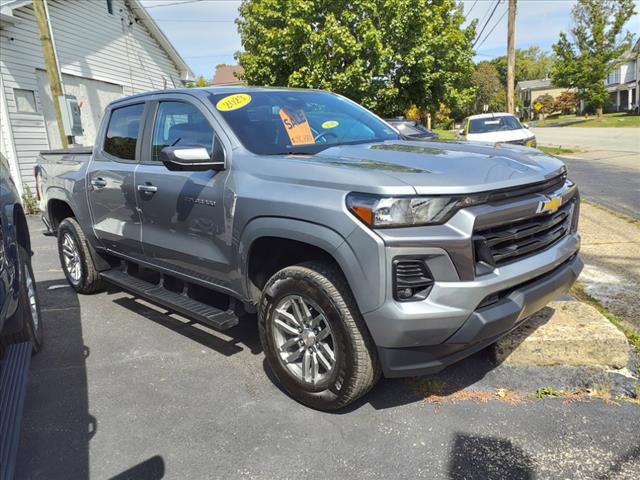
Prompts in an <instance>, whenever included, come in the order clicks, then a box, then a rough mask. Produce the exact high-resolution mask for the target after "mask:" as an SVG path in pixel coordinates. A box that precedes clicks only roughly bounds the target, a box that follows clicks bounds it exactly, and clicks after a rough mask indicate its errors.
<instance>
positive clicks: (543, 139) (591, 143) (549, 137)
mask: <svg viewBox="0 0 640 480" xmlns="http://www.w3.org/2000/svg"><path fill="white" fill-rule="evenodd" d="M531 131H532V132H533V133H534V134H535V136H536V139H537V140H538V144H540V145H548V146H552V147H566V148H579V149H583V150H591V151H597V150H608V151H616V152H627V153H636V154H640V128H627V127H625V128H598V127H593V128H589V127H582V128H578V127H541V128H531ZM637 161H638V158H637V157H636V165H637Z"/></svg>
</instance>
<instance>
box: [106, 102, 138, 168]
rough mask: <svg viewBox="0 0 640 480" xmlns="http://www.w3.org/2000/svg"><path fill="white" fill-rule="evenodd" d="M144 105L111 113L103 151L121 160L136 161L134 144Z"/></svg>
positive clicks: (119, 109)
mask: <svg viewBox="0 0 640 480" xmlns="http://www.w3.org/2000/svg"><path fill="white" fill-rule="evenodd" d="M143 111H144V104H142V103H140V104H137V105H131V106H129V107H122V108H117V109H115V110H113V111H112V112H111V118H110V119H109V127H108V128H107V138H105V140H104V151H105V152H107V153H109V154H111V155H113V156H114V157H118V158H122V159H123V160H135V159H136V144H137V143H138V132H139V130H140V120H141V119H142V113H143Z"/></svg>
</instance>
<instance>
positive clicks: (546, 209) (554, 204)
mask: <svg viewBox="0 0 640 480" xmlns="http://www.w3.org/2000/svg"><path fill="white" fill-rule="evenodd" d="M560 205H562V197H561V196H558V195H556V196H553V197H548V199H547V200H545V201H542V202H539V203H538V210H537V212H536V213H553V212H555V211H556V210H558V209H559V208H560Z"/></svg>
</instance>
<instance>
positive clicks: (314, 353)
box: [259, 262, 380, 410]
mask: <svg viewBox="0 0 640 480" xmlns="http://www.w3.org/2000/svg"><path fill="white" fill-rule="evenodd" d="M259 329H260V339H261V341H262V345H263V348H264V351H265V354H266V357H267V362H268V364H269V366H270V367H271V369H272V371H273V372H274V374H275V376H276V377H277V378H278V380H279V382H280V383H281V385H282V386H283V387H284V389H285V390H286V391H287V392H288V393H289V395H291V396H292V397H293V398H295V399H296V400H298V401H299V402H301V403H304V404H305V405H308V406H310V407H312V408H317V409H319V410H336V409H338V408H341V407H344V406H346V405H348V404H349V403H351V402H353V401H354V400H356V399H357V398H359V397H361V396H362V395H364V394H365V393H367V392H368V391H369V390H370V389H371V387H373V385H374V384H375V383H376V381H377V380H378V378H379V377H380V370H379V366H378V360H377V356H376V350H375V346H374V344H373V341H372V340H371V337H370V335H369V332H368V330H367V329H366V326H365V324H364V321H363V319H362V316H361V315H360V312H359V310H358V307H357V305H356V303H355V300H354V299H353V296H352V294H351V291H350V289H349V287H348V285H347V283H346V281H345V279H344V277H343V276H342V273H341V272H340V271H339V270H337V269H336V268H335V267H334V266H333V265H331V264H329V263H325V262H308V263H304V264H300V265H296V266H291V267H286V268H284V269H282V270H280V271H279V272H277V273H276V274H275V275H274V276H273V277H271V279H270V280H269V281H268V282H267V284H266V286H265V288H264V291H263V294H262V299H261V302H260V310H259Z"/></svg>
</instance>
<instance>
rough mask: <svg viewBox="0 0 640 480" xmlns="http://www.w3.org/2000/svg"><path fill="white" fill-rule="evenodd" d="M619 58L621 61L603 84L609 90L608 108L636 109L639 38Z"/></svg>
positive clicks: (639, 94)
mask: <svg viewBox="0 0 640 480" xmlns="http://www.w3.org/2000/svg"><path fill="white" fill-rule="evenodd" d="M620 60H621V61H622V62H623V63H622V64H621V65H620V66H618V67H617V68H616V69H615V70H613V71H612V72H611V73H609V75H607V79H606V80H605V85H606V87H607V90H608V91H609V104H610V107H609V108H613V110H615V111H617V112H625V111H629V110H634V109H637V108H638V99H640V82H639V80H640V40H638V41H637V42H636V44H635V45H634V47H633V48H632V49H631V50H628V51H627V52H626V53H625V54H624V55H623V56H622V58H620Z"/></svg>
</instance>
